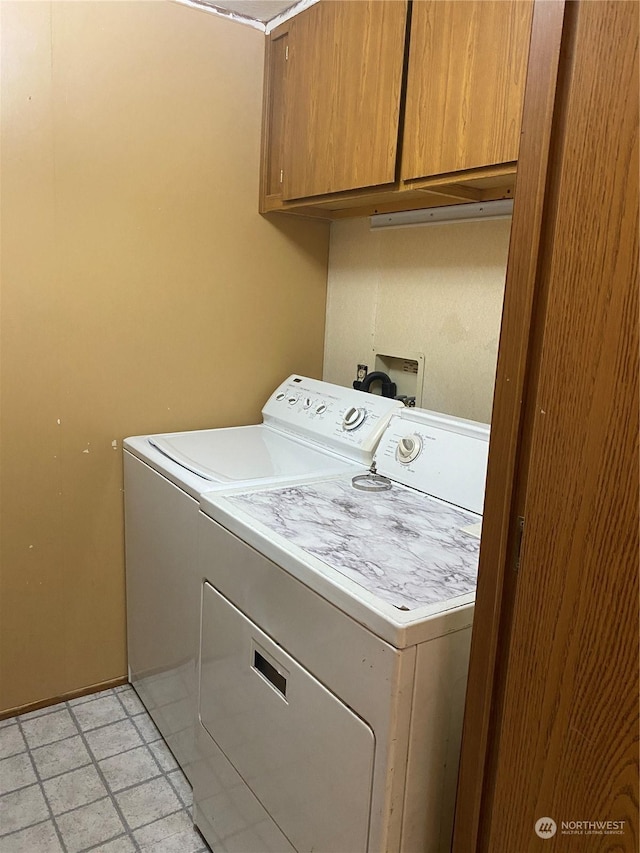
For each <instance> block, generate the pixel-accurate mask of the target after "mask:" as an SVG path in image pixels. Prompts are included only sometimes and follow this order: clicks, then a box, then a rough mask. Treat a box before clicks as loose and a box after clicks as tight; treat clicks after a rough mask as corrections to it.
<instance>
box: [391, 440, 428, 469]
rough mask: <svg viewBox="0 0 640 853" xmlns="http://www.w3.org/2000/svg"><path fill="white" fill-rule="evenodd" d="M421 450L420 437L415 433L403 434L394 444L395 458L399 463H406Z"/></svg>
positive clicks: (415, 457) (411, 460) (414, 457)
mask: <svg viewBox="0 0 640 853" xmlns="http://www.w3.org/2000/svg"><path fill="white" fill-rule="evenodd" d="M421 450H422V439H421V438H420V436H419V435H416V434H415V433H414V434H413V435H405V436H404V437H403V438H401V439H400V440H399V441H398V444H397V446H396V459H397V460H398V462H399V463H400V464H401V465H408V464H409V463H410V462H413V460H414V459H417V457H418V456H419V455H420V451H421Z"/></svg>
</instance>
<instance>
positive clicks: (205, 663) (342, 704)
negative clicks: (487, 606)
mask: <svg viewBox="0 0 640 853" xmlns="http://www.w3.org/2000/svg"><path fill="white" fill-rule="evenodd" d="M488 436H489V429H488V427H487V426H485V425H482V424H476V423H473V422H470V421H463V420H460V419H453V418H448V417H445V416H442V415H438V414H436V413H429V412H425V411H420V410H411V409H407V410H404V411H402V413H400V414H397V415H394V416H393V417H392V419H391V421H390V423H389V426H388V427H387V429H386V431H385V433H384V435H383V437H382V439H381V441H380V444H379V445H378V448H377V451H376V453H375V464H376V467H377V474H375V475H373V476H365V478H364V479H362V478H360V479H356V480H355V481H354V480H353V475H352V474H351V473H347V474H344V473H343V474H339V475H336V476H333V477H329V478H318V479H315V480H313V481H311V480H310V481H307V482H306V483H289V484H280V485H278V486H269V487H268V488H251V489H229V490H227V491H224V492H219V493H217V494H214V495H203V497H202V500H201V505H202V509H203V512H201V514H200V516H199V526H200V532H199V548H200V562H201V567H200V572H199V573H200V575H201V576H202V577H203V578H204V579H205V580H204V584H203V588H202V616H201V657H200V699H199V720H200V722H199V725H198V728H197V738H198V744H199V753H200V759H199V761H198V762H197V763H196V765H195V766H194V803H195V807H194V820H195V822H196V824H197V826H198V827H199V829H200V830H201V832H202V833H203V835H204V837H205V838H206V839H207V841H208V842H209V844H210V845H211V846H212V849H213V850H215V851H216V853H219V851H220V853H222V851H226V853H294V851H295V852H296V853H311V851H314V853H365V852H366V851H369V853H381V851H385V853H391V851H394V852H395V853H399V851H402V853H435V851H438V853H441V851H442V852H443V851H448V850H449V849H450V842H451V830H452V821H453V809H454V801H455V789H456V780H457V769H458V758H459V750H460V738H461V730H462V717H463V710H464V697H465V688H466V679H467V666H468V656H469V645H470V636H471V622H472V615H473V603H474V599H475V587H476V576H477V565H478V552H479V538H480V527H481V520H482V516H481V513H482V504H483V497H484V483H485V473H486V463H487V448H488Z"/></svg>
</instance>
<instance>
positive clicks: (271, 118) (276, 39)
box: [258, 21, 290, 213]
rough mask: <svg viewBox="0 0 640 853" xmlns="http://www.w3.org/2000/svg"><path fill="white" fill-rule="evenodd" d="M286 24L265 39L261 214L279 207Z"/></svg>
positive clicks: (286, 39)
mask: <svg viewBox="0 0 640 853" xmlns="http://www.w3.org/2000/svg"><path fill="white" fill-rule="evenodd" d="M289 24H290V22H289V21H286V22H285V23H284V24H280V26H279V27H276V28H275V29H274V30H273V31H272V32H271V34H270V35H268V36H266V40H265V53H264V82H263V87H264V88H263V96H262V142H261V152H260V198H259V201H258V209H259V211H260V213H265V212H266V211H268V210H273V209H274V208H277V207H279V206H280V204H281V198H282V181H281V174H280V171H281V170H282V169H283V168H284V163H283V158H284V133H285V106H286V99H287V58H288V45H289Z"/></svg>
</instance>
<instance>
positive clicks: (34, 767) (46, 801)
mask: <svg viewBox="0 0 640 853" xmlns="http://www.w3.org/2000/svg"><path fill="white" fill-rule="evenodd" d="M43 716H45V717H46V716H47V715H46V714H43ZM17 723H18V728H19V729H20V734H21V735H22V737H23V738H24V742H25V743H26V744H27V755H28V756H29V761H30V762H31V766H32V768H33V772H34V773H35V776H36V780H37V784H38V786H39V788H40V793H41V794H42V797H43V799H44V802H45V805H46V807H47V811H48V812H49V818H50V820H51V824H52V826H53V829H54V831H55V833H56V835H57V836H58V841H59V842H60V846H61V847H62V850H63V853H68V850H67V845H66V844H65V840H64V838H63V837H62V833H61V832H60V827H59V826H58V824H57V823H56V819H55V816H54V814H53V809H52V808H51V803H50V802H49V798H48V797H47V793H46V791H45V789H44V785H43V784H42V778H41V776H40V773H39V771H38V767H37V766H36V762H35V760H34V758H33V755H32V754H31V747H30V746H29V743H28V741H27V738H26V737H25V734H24V730H23V728H22V722H21V721H20V718H17ZM24 828H25V829H26V828H27V827H24Z"/></svg>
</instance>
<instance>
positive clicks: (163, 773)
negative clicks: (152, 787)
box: [0, 685, 206, 853]
mask: <svg viewBox="0 0 640 853" xmlns="http://www.w3.org/2000/svg"><path fill="white" fill-rule="evenodd" d="M127 692H129V693H131V694H133V696H135V697H136V698H137V699H139V697H137V693H136V691H135V689H134V688H133V687H132V686H131V685H122V686H121V688H120V691H119V692H118V694H116V693H114V692H113V691H111V692H110V693H109V694H108V695H107V696H103V697H100V698H110V696H115V697H116V698H117V699H118V705H119V706H120V707H121V708H122V709H123V711H124V714H125V717H123V718H121V719H118V720H111V721H109V722H106V723H103V724H101V725H100V726H95V727H93V728H91V729H86V730H84V729H83V728H82V726H81V724H80V721H79V720H78V717H77V716H76V713H75V709H76V708H82V707H84V706H85V705H86V704H88V703H90V702H92V701H94V700H90V699H89V700H87V702H82V703H78V704H77V705H76V704H74V705H71V704H70V702H69V701H66V702H60V703H58V705H57V706H52V707H51V710H50V712H49V713H55V712H59V711H61V710H66V711H67V713H68V715H69V717H70V719H71V721H72V723H73V726H74V728H75V729H76V733H75V734H72V735H69V736H66V737H63V738H60V739H59V740H57V741H52V742H51V743H48V744H41V745H39V746H37V747H34V748H33V749H32V748H31V747H30V746H29V744H28V741H27V739H26V737H25V733H24V730H23V727H22V721H21V720H20V718H19V717H16V718H15V724H16V726H17V728H18V730H19V732H20V735H21V737H22V739H23V742H24V747H25V748H24V749H23V750H22V751H19V752H17V753H14V754H13V755H11V756H5V758H13V757H16V756H19V755H27V757H28V760H29V762H30V764H31V766H32V769H33V770H34V773H35V775H36V782H37V784H38V786H39V789H40V791H41V793H42V795H43V797H44V801H45V804H46V807H47V811H48V813H49V815H50V817H49V819H47V818H45V819H43V820H42V821H36V822H35V823H33V824H30V825H29V826H26V827H21V828H20V829H17V830H13V831H12V832H10V833H7V834H6V836H5V837H10V836H11V835H13V834H15V833H17V832H21V831H23V830H25V829H30V828H32V827H33V826H37V825H39V824H41V823H46V822H50V823H52V825H53V827H54V830H55V832H56V835H57V837H58V838H59V840H60V843H61V844H62V846H63V849H64V851H65V853H67V848H66V844H65V841H64V838H63V836H62V834H61V830H60V828H59V826H58V824H57V818H60V817H62V816H63V815H68V814H71V813H73V812H74V811H77V810H78V809H81V808H83V807H85V806H87V805H93V804H95V803H96V802H99V801H100V800H104V799H109V800H110V801H111V803H112V804H113V806H114V808H115V810H116V812H117V814H118V816H119V817H120V819H121V821H122V826H123V830H122V832H120V833H119V834H118V835H116V836H113V837H112V838H109V839H106V840H105V839H103V840H101V841H99V842H97V843H96V844H94V845H92V846H91V847H88V848H84V850H83V851H80V853H89V851H95V852H96V853H97V851H98V849H99V848H100V847H101V846H102V845H104V844H106V843H107V842H111V841H116V840H118V839H121V838H129V839H130V841H131V843H132V844H133V846H134V848H135V850H136V851H142V845H141V844H140V843H139V842H138V841H137V840H136V838H135V836H134V835H133V833H134V831H136V832H137V831H138V830H140V829H143V828H145V827H147V826H151V825H152V824H154V823H156V822H158V821H161V820H164V819H166V818H168V817H171V816H173V815H176V814H184V815H185V817H186V818H187V819H188V821H189V823H190V825H191V826H192V827H193V829H194V831H197V832H198V835H199V836H200V840H201V843H202V844H205V841H204V839H203V838H202V834H201V833H200V832H199V831H198V829H197V827H196V826H195V824H193V822H192V815H191V808H190V806H189V805H187V803H186V802H185V800H184V798H183V796H182V793H181V790H180V789H179V788H178V786H177V784H176V782H177V777H178V775H182V776H183V777H184V774H183V772H182V770H181V768H180V766H179V765H178V764H177V762H175V758H174V759H173V762H174V766H170V767H169V768H168V769H164V767H163V765H162V764H161V761H160V758H159V757H158V756H157V755H156V753H155V751H154V750H153V749H152V748H151V747H152V746H154V745H155V744H158V745H163V746H164V747H165V748H166V749H167V751H168V752H169V754H171V755H172V753H171V750H170V749H169V747H168V745H167V744H166V741H164V739H163V738H162V735H161V733H160V732H158V736H157V737H156V738H154V740H150V741H148V740H146V736H145V734H144V733H143V730H141V729H140V727H139V726H138V721H142V720H143V719H144V720H146V721H148V722H149V723H150V724H151V725H153V720H152V718H151V717H150V715H149V713H148V711H146V709H145V708H144V705H143V704H142V703H141V706H142V709H141V710H137V712H136V713H134V712H132V711H130V710H129V708H128V707H127V705H126V704H125V702H124V701H122V698H121V695H120V694H124V693H127ZM47 716H48V714H41V715H38V717H34V718H32V719H33V720H36V719H42V718H45V717H47ZM124 719H127V720H130V721H131V722H132V723H133V725H134V729H135V731H136V732H137V733H138V735H139V737H140V740H141V742H140V743H139V744H136V745H135V746H132V747H129V748H128V749H124V750H122V751H121V752H119V753H114V755H112V756H111V755H110V756H105V758H104V759H98V758H97V757H96V756H95V754H94V752H93V749H92V747H91V746H90V743H89V741H88V739H87V737H86V734H87V733H91V732H94V731H96V730H98V729H103V728H106V727H108V726H110V725H113V724H114V723H117V722H122V721H124ZM25 722H31V720H27V721H25ZM156 730H157V729H156ZM76 737H79V738H80V741H81V742H82V744H83V746H84V747H85V750H86V752H87V755H88V757H89V761H88V762H86V763H84V764H81V765H79V766H77V767H73V768H71V769H69V770H66V771H64V772H62V773H54V775H53V776H50V777H48V778H47V779H46V780H45V779H43V778H42V776H41V773H40V771H39V770H38V767H37V765H36V763H35V760H34V757H33V752H34V750H39V749H43V748H46V747H51V746H55V745H56V744H60V743H64V742H65V741H70V740H72V739H73V738H76ZM142 748H144V749H145V750H146V753H147V755H148V754H150V755H151V759H152V762H153V765H154V766H155V767H156V768H157V771H158V772H157V773H156V774H155V775H154V776H151V777H149V778H147V779H143V780H142V781H140V782H136V783H134V784H132V785H127V786H125V787H124V788H121V789H120V790H119V791H117V792H115V791H114V790H113V789H112V787H111V785H110V783H109V782H108V780H107V778H106V776H105V775H104V773H103V771H102V768H101V767H100V765H99V761H107V760H109V759H110V758H115V757H118V756H123V755H126V754H127V753H128V752H132V751H134V750H136V749H142ZM172 757H173V755H172ZM2 760H4V759H2ZM90 766H93V767H95V770H96V773H97V774H98V777H99V778H100V780H101V782H102V783H103V786H104V790H105V791H106V794H103V795H102V796H100V797H98V798H97V799H96V800H93V801H91V802H89V803H83V804H82V805H81V806H76V807H74V808H72V809H68V810H67V811H65V812H61V813H60V814H59V815H54V814H53V809H52V806H51V804H50V802H49V799H48V797H47V794H46V790H45V788H44V782H45V781H46V782H48V781H50V780H55V779H59V778H61V777H62V776H66V775H69V774H71V773H73V772H76V771H78V770H82V769H86V768H87V767H90ZM170 774H173V775H174V776H176V782H174V779H173V778H171V775H170ZM161 778H164V779H166V781H167V782H168V783H169V789H170V790H171V791H172V792H173V793H174V794H175V797H176V801H177V803H178V804H179V808H178V809H175V810H174V811H171V812H169V813H167V814H164V815H161V816H159V817H154V819H153V820H151V821H148V822H147V823H143V824H141V825H140V826H138V827H136V828H135V830H134V829H132V828H131V827H130V826H129V824H128V821H127V820H126V818H125V817H124V814H123V812H122V810H121V809H120V807H119V805H118V802H117V800H116V799H115V794H116V793H117V794H118V795H119V794H121V793H126V792H128V791H131V790H134V789H135V788H138V787H141V786H143V785H145V784H146V783H149V782H152V781H155V780H158V779H161ZM184 778H185V781H186V782H187V784H188V780H186V777H184ZM31 784H34V783H31ZM27 787H31V785H24V786H21V787H20V788H16V789H13V791H8V792H6V794H11V793H15V792H16V791H19V790H24V789H25V788H27ZM4 796H5V795H2V797H4ZM2 797H0V799H1V798H2ZM175 834H178V833H171V835H169V836H166V837H167V838H169V837H172V836H173V835H175ZM147 847H148V845H147ZM145 849H146V848H145ZM200 851H202V853H206V847H201V848H199V853H200Z"/></svg>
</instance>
